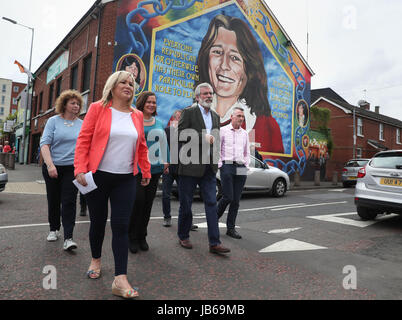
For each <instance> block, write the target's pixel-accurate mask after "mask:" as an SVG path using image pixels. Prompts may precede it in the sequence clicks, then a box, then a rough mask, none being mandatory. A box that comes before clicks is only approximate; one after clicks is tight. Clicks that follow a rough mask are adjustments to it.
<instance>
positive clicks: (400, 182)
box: [380, 178, 402, 187]
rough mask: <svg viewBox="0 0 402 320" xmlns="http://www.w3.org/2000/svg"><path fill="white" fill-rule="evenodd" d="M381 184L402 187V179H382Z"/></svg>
mask: <svg viewBox="0 0 402 320" xmlns="http://www.w3.org/2000/svg"><path fill="white" fill-rule="evenodd" d="M380 184H382V185H384V186H394V187H402V179H393V178H381V180H380Z"/></svg>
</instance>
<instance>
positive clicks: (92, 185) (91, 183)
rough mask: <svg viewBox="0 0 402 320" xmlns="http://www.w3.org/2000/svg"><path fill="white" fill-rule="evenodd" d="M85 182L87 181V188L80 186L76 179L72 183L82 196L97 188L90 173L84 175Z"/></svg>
mask: <svg viewBox="0 0 402 320" xmlns="http://www.w3.org/2000/svg"><path fill="white" fill-rule="evenodd" d="M85 180H86V181H87V186H86V187H84V186H83V185H82V184H80V183H79V182H78V181H77V179H75V180H74V181H73V183H74V185H75V186H76V187H77V188H78V190H80V192H81V193H82V194H87V193H89V192H91V191H93V190H95V189H96V188H98V187H97V186H96V184H95V181H94V177H93V176H92V171H89V172H88V173H86V174H85Z"/></svg>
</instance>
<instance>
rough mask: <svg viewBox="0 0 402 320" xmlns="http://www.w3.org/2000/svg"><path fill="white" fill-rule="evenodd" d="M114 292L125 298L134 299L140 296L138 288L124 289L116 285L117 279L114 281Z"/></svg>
mask: <svg viewBox="0 0 402 320" xmlns="http://www.w3.org/2000/svg"><path fill="white" fill-rule="evenodd" d="M112 293H113V294H114V295H115V296H119V297H122V298H124V299H133V298H136V297H138V296H139V293H138V288H133V289H122V288H119V287H118V286H117V285H116V283H115V281H113V283H112Z"/></svg>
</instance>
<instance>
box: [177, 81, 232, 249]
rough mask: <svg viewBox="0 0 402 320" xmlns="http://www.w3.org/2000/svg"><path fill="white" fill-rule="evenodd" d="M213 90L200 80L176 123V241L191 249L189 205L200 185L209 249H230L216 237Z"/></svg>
mask: <svg viewBox="0 0 402 320" xmlns="http://www.w3.org/2000/svg"><path fill="white" fill-rule="evenodd" d="M212 97H213V89H212V87H211V85H210V84H208V83H201V84H200V85H198V86H197V88H196V89H195V99H196V101H197V102H196V103H194V104H193V105H192V106H190V107H187V108H185V109H184V110H183V112H182V114H181V117H180V120H179V125H178V133H179V141H180V142H181V143H182V146H181V148H180V153H179V172H178V173H179V176H180V179H179V195H180V208H179V222H178V231H177V234H178V236H179V243H180V245H181V246H182V247H183V248H186V249H191V248H192V244H191V242H190V229H191V225H192V220H193V215H192V211H191V206H192V202H193V196H194V191H195V188H196V187H197V185H199V187H200V191H201V195H202V198H203V201H204V206H205V213H206V218H207V224H208V239H209V251H210V252H212V253H219V254H221V253H227V252H230V249H228V248H225V247H224V246H222V245H221V242H220V239H219V227H218V215H217V201H216V194H215V190H216V172H217V171H218V161H219V150H220V142H219V127H220V118H219V115H218V114H217V113H216V112H215V111H213V110H211V105H212Z"/></svg>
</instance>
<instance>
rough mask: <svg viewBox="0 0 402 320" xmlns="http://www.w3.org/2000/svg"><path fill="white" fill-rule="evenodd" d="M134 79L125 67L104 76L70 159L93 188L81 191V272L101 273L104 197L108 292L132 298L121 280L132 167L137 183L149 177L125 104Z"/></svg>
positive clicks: (136, 126) (140, 135) (141, 138)
mask: <svg viewBox="0 0 402 320" xmlns="http://www.w3.org/2000/svg"><path fill="white" fill-rule="evenodd" d="M134 82H135V81H134V78H133V76H132V74H131V73H129V72H127V71H117V72H115V73H114V74H112V75H111V76H110V77H109V79H108V80H107V81H106V84H105V87H104V90H103V97H102V99H101V100H100V101H98V102H95V103H93V104H91V106H90V108H89V111H88V113H87V115H86V116H85V119H84V123H83V125H82V129H81V132H80V135H79V137H78V140H77V148H76V152H75V160H74V166H75V176H76V179H77V181H78V182H79V183H80V184H82V185H84V186H85V185H87V182H86V179H85V173H87V172H89V171H91V172H92V173H93V178H94V181H95V184H96V185H97V187H98V188H97V189H95V190H93V191H92V192H90V193H88V194H86V200H87V204H88V209H89V216H90V220H91V225H90V230H89V240H90V246H91V253H92V260H91V264H90V266H89V270H88V272H87V275H88V277H89V278H90V279H97V278H99V277H100V276H101V255H102V244H103V239H104V235H105V226H106V221H107V216H108V201H109V200H110V204H111V227H112V233H113V235H112V251H113V255H114V262H115V278H114V281H113V284H112V293H113V294H114V295H117V296H121V297H123V298H135V297H138V289H134V288H133V287H132V286H131V285H130V283H129V282H128V279H127V261H128V225H129V221H130V216H131V212H132V210H133V206H134V201H135V194H136V179H137V174H138V166H139V167H140V168H141V172H142V177H141V185H143V186H146V185H148V184H149V181H150V178H151V173H150V167H151V165H150V163H149V160H148V148H147V144H146V141H145V135H144V123H143V120H144V118H143V114H142V112H140V111H138V110H136V109H134V108H132V107H131V104H132V102H133V99H134ZM133 195H134V196H133Z"/></svg>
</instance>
